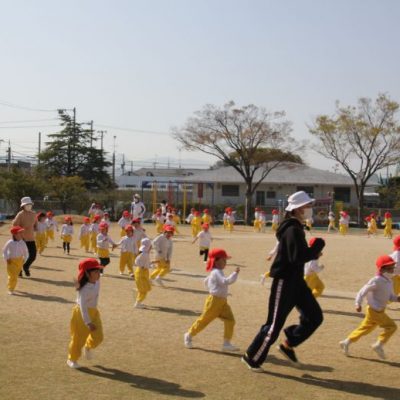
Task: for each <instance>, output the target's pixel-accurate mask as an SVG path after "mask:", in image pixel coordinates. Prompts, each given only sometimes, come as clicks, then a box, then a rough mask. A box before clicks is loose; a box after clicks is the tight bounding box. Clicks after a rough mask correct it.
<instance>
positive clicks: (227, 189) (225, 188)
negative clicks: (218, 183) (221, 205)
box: [221, 185, 239, 197]
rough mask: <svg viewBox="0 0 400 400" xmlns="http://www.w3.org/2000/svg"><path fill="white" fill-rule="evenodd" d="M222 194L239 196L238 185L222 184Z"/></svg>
mask: <svg viewBox="0 0 400 400" xmlns="http://www.w3.org/2000/svg"><path fill="white" fill-rule="evenodd" d="M221 189H222V196H225V197H239V185H222V188H221Z"/></svg>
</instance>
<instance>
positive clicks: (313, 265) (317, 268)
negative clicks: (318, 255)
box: [304, 260, 324, 276]
mask: <svg viewBox="0 0 400 400" xmlns="http://www.w3.org/2000/svg"><path fill="white" fill-rule="evenodd" d="M323 269H324V266H323V265H322V264H321V265H319V264H318V260H311V261H309V262H308V263H306V264H305V265H304V275H306V276H308V275H311V274H313V273H316V274H318V272H321V271H322V270H323Z"/></svg>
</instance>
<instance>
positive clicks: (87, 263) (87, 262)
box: [78, 258, 104, 281]
mask: <svg viewBox="0 0 400 400" xmlns="http://www.w3.org/2000/svg"><path fill="white" fill-rule="evenodd" d="M103 268H104V266H102V265H101V264H99V262H98V261H97V260H96V259H95V258H85V259H84V260H82V261H80V262H79V266H78V269H79V272H78V281H80V280H81V279H82V278H83V276H84V275H85V272H86V271H89V270H91V269H103Z"/></svg>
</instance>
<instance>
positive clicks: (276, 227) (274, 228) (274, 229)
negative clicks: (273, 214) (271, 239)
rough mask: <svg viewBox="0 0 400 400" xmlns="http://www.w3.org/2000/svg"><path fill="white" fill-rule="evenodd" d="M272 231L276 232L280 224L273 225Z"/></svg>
mask: <svg viewBox="0 0 400 400" xmlns="http://www.w3.org/2000/svg"><path fill="white" fill-rule="evenodd" d="M271 229H272V230H273V231H274V232H276V231H277V230H278V224H272V225H271Z"/></svg>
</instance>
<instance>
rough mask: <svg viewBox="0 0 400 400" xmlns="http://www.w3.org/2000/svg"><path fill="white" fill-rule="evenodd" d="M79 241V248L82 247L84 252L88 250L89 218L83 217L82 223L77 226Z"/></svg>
mask: <svg viewBox="0 0 400 400" xmlns="http://www.w3.org/2000/svg"><path fill="white" fill-rule="evenodd" d="M78 239H79V240H80V242H81V249H82V248H84V249H85V251H86V253H88V252H89V245H90V218H89V217H83V224H82V225H81V227H80V228H79V237H78Z"/></svg>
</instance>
